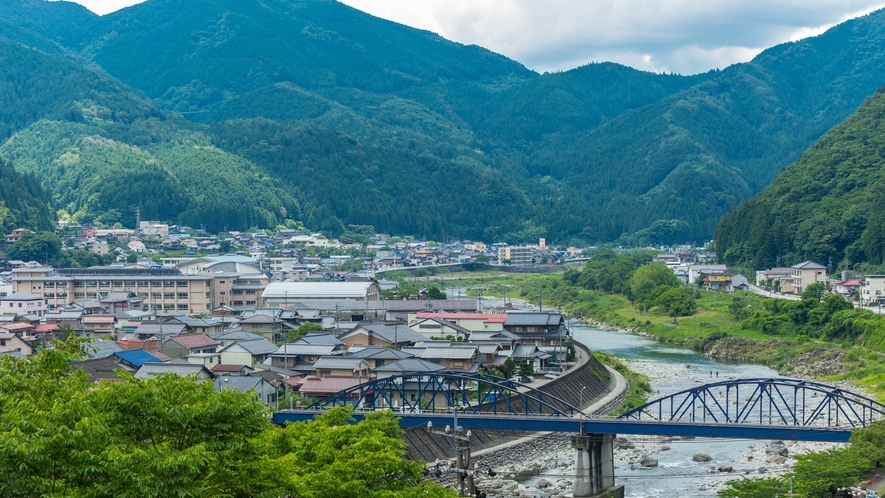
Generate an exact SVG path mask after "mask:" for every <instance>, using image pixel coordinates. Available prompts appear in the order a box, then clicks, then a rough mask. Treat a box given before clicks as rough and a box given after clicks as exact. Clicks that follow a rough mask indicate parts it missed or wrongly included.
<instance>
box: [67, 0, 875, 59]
mask: <svg viewBox="0 0 885 498" xmlns="http://www.w3.org/2000/svg"><path fill="white" fill-rule="evenodd" d="M75 1H77V2H78V3H81V4H83V5H85V6H86V7H88V8H89V9H90V10H92V11H94V12H96V13H98V14H106V13H109V12H113V11H115V10H118V9H120V8H123V7H126V6H129V5H133V4H136V3H139V2H140V1H141V0H75ZM341 1H342V2H343V3H345V4H347V5H350V6H352V7H355V8H357V9H360V10H362V11H365V12H368V13H370V14H373V15H376V16H378V17H382V18H385V19H390V20H392V21H396V22H399V23H402V24H406V25H409V26H413V27H416V28H421V29H426V30H429V31H433V32H436V33H438V34H440V35H441V36H443V37H445V38H448V39H450V40H454V41H457V42H460V43H465V44H475V45H480V46H483V47H486V48H488V49H490V50H493V51H495V52H498V53H501V54H504V55H506V56H508V57H511V58H513V59H515V60H517V61H519V62H522V63H523V64H525V65H526V66H527V67H529V68H532V69H535V70H538V71H556V70H567V69H571V68H573V67H576V66H578V65H581V64H586V63H588V62H593V61H614V62H619V63H622V64H627V65H630V66H633V67H636V68H638V69H645V70H650V71H668V72H678V73H683V74H690V73H698V72H703V71H707V70H709V69H712V68H723V67H725V66H728V65H730V64H733V63H735V62H743V61H747V60H750V59H751V58H752V57H753V56H754V55H756V54H758V53H759V52H760V51H761V50H762V49H764V48H766V47H770V46H773V45H776V44H778V43H782V42H786V41H791V40H792V41H795V40H798V39H800V38H805V37H807V36H814V35H817V34H820V33H822V32H824V31H825V30H826V29H828V28H830V27H832V26H834V25H835V24H837V23H839V22H842V21H845V20H847V19H850V18H852V17H856V16H859V15H863V14H866V13H869V12H872V11H873V10H876V9H878V8H881V7H882V6H885V3H883V0H743V1H734V0H669V1H662V0H544V1H538V0H341Z"/></svg>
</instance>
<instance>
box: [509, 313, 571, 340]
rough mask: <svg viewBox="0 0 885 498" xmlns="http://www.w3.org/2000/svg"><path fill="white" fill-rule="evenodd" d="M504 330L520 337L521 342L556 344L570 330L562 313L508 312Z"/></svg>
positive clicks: (563, 338)
mask: <svg viewBox="0 0 885 498" xmlns="http://www.w3.org/2000/svg"><path fill="white" fill-rule="evenodd" d="M506 317H507V319H506V321H505V322H504V330H506V331H508V332H510V333H512V334H514V335H516V336H518V337H519V343H521V344H535V345H537V346H556V345H558V344H560V343H561V342H562V341H563V340H565V337H566V336H568V335H569V331H568V329H567V328H566V326H565V320H563V318H562V315H561V314H560V313H508V314H507V315H506Z"/></svg>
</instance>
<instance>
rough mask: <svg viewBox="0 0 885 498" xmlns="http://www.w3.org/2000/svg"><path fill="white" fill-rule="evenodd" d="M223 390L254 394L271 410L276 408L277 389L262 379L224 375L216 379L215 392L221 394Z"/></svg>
mask: <svg viewBox="0 0 885 498" xmlns="http://www.w3.org/2000/svg"><path fill="white" fill-rule="evenodd" d="M225 389H231V390H233V391H238V392H241V393H246V392H254V393H255V394H256V395H257V396H258V399H260V400H261V402H262V403H264V404H266V405H267V406H270V407H271V408H276V406H277V388H276V387H274V386H273V385H272V384H271V383H270V382H268V381H267V380H266V379H264V378H263V377H252V376H248V375H243V376H229V375H225V376H222V377H218V378H216V379H215V390H216V391H218V392H221V391H223V390H225Z"/></svg>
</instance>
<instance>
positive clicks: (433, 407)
mask: <svg viewBox="0 0 885 498" xmlns="http://www.w3.org/2000/svg"><path fill="white" fill-rule="evenodd" d="M334 406H350V407H353V408H355V409H360V410H375V409H381V408H388V409H393V410H394V411H399V412H402V413H424V412H451V408H452V407H453V406H457V407H458V412H459V413H465V414H475V415H480V414H490V415H529V416H541V415H545V416H562V417H572V416H577V415H578V413H579V410H578V409H577V408H575V407H574V406H572V405H570V404H569V403H567V402H566V401H564V400H562V399H560V398H558V397H556V396H552V395H550V394H547V393H545V392H543V391H539V390H537V389H534V388H532V387H530V386H527V385H525V384H521V383H519V382H513V381H511V380H508V379H504V378H501V377H496V376H492V375H484V374H477V373H466V372H419V373H410V374H403V375H395V376H391V377H385V378H383V379H372V380H369V381H367V382H363V383H362V384H358V385H356V386H353V387H351V388H348V389H345V390H342V391H339V392H337V393H335V394H332V395H330V396H328V397H326V398H323V399H321V400H319V401H317V402H316V403H314V404H312V405H311V406H310V407H308V409H316V410H319V409H326V408H331V407H334Z"/></svg>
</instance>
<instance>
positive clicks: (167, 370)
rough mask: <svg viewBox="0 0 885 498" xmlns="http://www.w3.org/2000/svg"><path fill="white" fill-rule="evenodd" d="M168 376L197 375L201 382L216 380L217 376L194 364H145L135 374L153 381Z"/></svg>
mask: <svg viewBox="0 0 885 498" xmlns="http://www.w3.org/2000/svg"><path fill="white" fill-rule="evenodd" d="M166 374H172V375H181V376H190V375H195V376H196V377H197V378H198V379H201V380H205V379H213V378H215V374H213V373H212V371H210V370H209V369H208V368H206V367H204V366H203V365H197V364H193V363H177V362H168V363H145V364H144V365H142V366H141V368H139V369H138V371H137V372H135V376H136V377H140V378H148V379H153V378H156V377H159V376H160V375H166Z"/></svg>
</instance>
